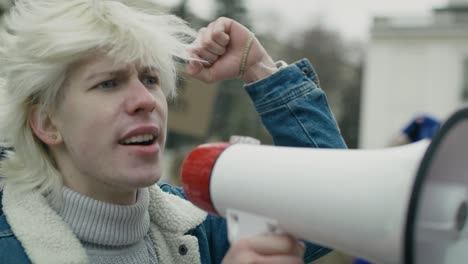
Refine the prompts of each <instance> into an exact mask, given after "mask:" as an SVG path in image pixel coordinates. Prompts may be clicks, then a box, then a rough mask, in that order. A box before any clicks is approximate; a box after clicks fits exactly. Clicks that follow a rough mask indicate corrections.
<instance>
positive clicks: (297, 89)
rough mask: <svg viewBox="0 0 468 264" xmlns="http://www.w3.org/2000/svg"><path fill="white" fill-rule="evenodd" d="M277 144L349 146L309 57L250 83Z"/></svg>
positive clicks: (327, 146) (255, 99)
mask: <svg viewBox="0 0 468 264" xmlns="http://www.w3.org/2000/svg"><path fill="white" fill-rule="evenodd" d="M245 89H246V91H247V93H248V94H249V96H250V98H251V99H252V101H253V103H254V105H255V108H256V110H257V112H258V113H259V115H260V117H261V119H262V122H263V124H264V125H265V127H266V128H267V129H268V131H269V132H270V134H271V136H272V137H273V141H274V144H275V145H278V146H292V147H313V148H346V144H345V142H344V140H343V137H342V136H341V133H340V130H339V128H338V125H337V123H336V121H335V118H334V116H333V114H332V112H331V111H330V108H329V106H328V101H327V98H326V95H325V93H324V92H323V90H322V89H320V87H319V80H318V77H317V74H316V73H315V70H314V69H313V67H312V65H311V64H310V62H309V61H308V60H307V59H303V60H300V61H298V62H296V63H295V64H292V65H289V66H288V67H286V68H284V69H282V70H281V71H278V72H277V73H275V74H273V75H272V76H270V77H268V78H266V79H263V80H260V81H258V82H255V83H252V84H249V85H246V87H245Z"/></svg>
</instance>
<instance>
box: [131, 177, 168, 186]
mask: <svg viewBox="0 0 468 264" xmlns="http://www.w3.org/2000/svg"><path fill="white" fill-rule="evenodd" d="M159 179H161V173H157V174H155V173H152V174H146V175H138V176H136V177H135V178H133V179H131V181H132V185H134V186H135V187H137V188H144V187H149V186H152V185H155V184H156V183H157V182H158V181H159Z"/></svg>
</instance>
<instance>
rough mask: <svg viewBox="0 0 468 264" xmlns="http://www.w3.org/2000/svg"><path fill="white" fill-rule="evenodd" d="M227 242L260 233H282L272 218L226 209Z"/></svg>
mask: <svg viewBox="0 0 468 264" xmlns="http://www.w3.org/2000/svg"><path fill="white" fill-rule="evenodd" d="M226 221H227V228H228V239H229V242H231V243H233V242H235V241H237V240H239V239H241V238H245V237H251V236H254V235H260V234H284V232H283V230H281V228H280V227H279V225H278V222H277V221H276V220H274V219H270V218H268V217H264V216H261V215H257V214H252V213H248V212H243V211H240V210H236V209H227V210H226Z"/></svg>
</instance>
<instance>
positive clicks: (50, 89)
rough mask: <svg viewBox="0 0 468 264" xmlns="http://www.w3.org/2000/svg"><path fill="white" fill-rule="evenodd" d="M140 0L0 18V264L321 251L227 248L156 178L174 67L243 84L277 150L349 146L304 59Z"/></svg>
mask: <svg viewBox="0 0 468 264" xmlns="http://www.w3.org/2000/svg"><path fill="white" fill-rule="evenodd" d="M143 5H144V6H145V8H144V9H141V8H139V7H141V6H143ZM150 7H151V3H150V2H146V1H143V0H141V1H123V0H122V1H110V0H108V1H106V0H102V1H99V0H70V1H63V0H41V1H36V0H21V1H18V2H17V3H16V6H14V7H13V8H12V9H11V10H10V11H9V13H8V14H7V15H6V17H5V24H4V25H5V27H4V28H2V29H0V40H1V42H0V77H1V78H3V79H4V83H3V84H2V85H1V87H0V92H1V94H2V96H0V100H2V102H1V103H0V135H2V137H3V138H5V140H6V143H7V144H8V146H11V147H13V148H14V151H7V157H6V159H4V160H2V162H1V163H0V175H1V178H0V183H1V187H2V190H1V192H0V201H1V204H0V233H1V234H2V236H0V263H30V262H33V263H251V262H255V263H301V262H302V261H306V262H310V261H313V260H315V259H317V258H320V257H321V256H323V255H325V254H326V253H328V252H329V251H330V250H329V249H326V248H324V247H321V246H319V245H314V244H311V243H303V242H301V241H297V240H296V239H295V238H292V237H290V236H287V235H258V236H253V237H251V238H247V239H242V240H239V241H237V242H235V243H233V244H232V245H230V244H229V242H228V239H227V232H226V222H225V220H224V219H222V218H218V217H216V216H213V215H207V214H206V213H205V212H203V211H201V210H200V209H198V208H196V207H195V206H193V205H192V204H191V203H189V202H188V201H186V200H185V199H184V194H183V192H182V190H181V189H180V188H178V187H173V186H170V185H167V184H161V185H155V183H157V181H158V180H159V179H160V177H161V173H162V166H163V164H162V157H163V155H164V146H165V140H166V135H167V132H166V129H167V118H168V117H167V102H166V99H167V98H168V97H171V96H173V95H174V94H175V90H176V87H175V83H176V82H175V80H176V77H177V71H176V70H177V69H178V66H185V70H186V71H187V73H188V74H190V75H191V76H193V77H194V78H198V79H200V80H203V81H206V82H217V81H221V80H227V79H235V78H239V79H241V80H242V81H244V83H245V89H246V92H247V93H248V95H249V96H250V98H251V99H252V102H253V103H254V105H255V107H256V109H257V111H258V113H259V115H260V117H261V119H262V122H263V123H264V124H265V126H266V127H267V129H268V130H269V132H270V133H271V135H272V137H273V139H274V142H275V144H277V145H285V146H286V145H287V146H303V147H327V148H345V147H346V145H345V143H344V141H343V139H342V137H341V135H340V132H339V129H338V128H337V124H336V122H335V119H334V117H333V115H332V113H331V111H330V109H329V107H328V103H327V100H326V97H325V94H324V93H323V91H322V90H321V89H320V88H319V86H318V83H319V82H318V77H317V75H316V73H315V72H314V70H313V68H312V66H311V65H310V63H309V62H308V61H307V60H306V59H304V60H301V61H298V62H296V63H294V64H292V65H285V63H275V62H274V61H273V60H272V58H271V57H270V56H269V54H268V53H267V52H266V51H265V49H264V48H263V46H262V45H261V44H260V43H259V41H258V40H257V39H256V37H255V36H254V35H253V34H252V33H251V32H250V31H249V30H248V29H247V28H245V27H244V26H242V25H241V24H239V23H237V22H236V21H233V20H231V19H227V18H219V19H217V20H216V21H214V22H212V23H211V24H210V25H209V26H207V27H206V28H203V29H201V30H200V31H199V32H198V34H196V33H195V32H193V31H192V29H191V28H190V27H188V26H187V25H186V24H185V22H184V21H182V20H181V19H179V18H177V17H175V16H171V15H167V14H162V13H160V12H159V10H153V9H152V8H150ZM193 39H195V41H194V42H192V40H193ZM181 62H187V63H186V64H185V65H179V63H181ZM239 111H242V109H239ZM242 184H248V183H239V186H238V187H240V186H241V185H242ZM233 187H234V188H235V187H236V186H233ZM259 189H261V186H259ZM314 202H320V201H314ZM325 202H326V201H325ZM305 209H306V208H305Z"/></svg>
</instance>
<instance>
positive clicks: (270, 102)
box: [0, 59, 346, 264]
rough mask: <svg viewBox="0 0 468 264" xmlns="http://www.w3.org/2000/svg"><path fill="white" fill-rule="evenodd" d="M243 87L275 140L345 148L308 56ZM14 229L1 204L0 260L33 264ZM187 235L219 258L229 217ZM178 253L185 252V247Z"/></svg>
mask: <svg viewBox="0 0 468 264" xmlns="http://www.w3.org/2000/svg"><path fill="white" fill-rule="evenodd" d="M245 89H246V91H247V93H248V94H249V96H250V97H251V99H252V101H253V103H254V105H255V107H256V110H257V112H258V113H259V115H260V117H261V119H262V122H263V124H264V125H265V127H266V128H267V129H268V131H269V132H270V134H271V135H272V137H273V140H274V143H275V145H280V146H297V147H313V148H346V145H345V143H344V141H343V138H342V137H341V135H340V131H339V129H338V127H337V124H336V121H335V119H334V117H333V114H332V113H331V111H330V109H329V107H328V103H327V99H326V96H325V94H324V92H323V91H322V90H321V89H320V88H319V79H318V77H317V75H316V73H315V71H314V70H313V68H312V66H311V65H310V63H309V61H308V60H306V59H304V60H301V61H298V62H296V63H295V64H293V65H290V66H288V67H286V68H284V69H282V70H280V71H278V72H277V73H275V74H273V75H272V76H270V77H268V78H266V79H263V80H260V81H258V82H255V83H252V84H249V85H246V86H245ZM160 189H161V190H162V191H163V192H165V193H170V194H174V195H177V196H179V197H182V198H185V197H184V194H183V192H182V190H181V189H180V188H178V187H173V186H170V185H167V184H163V185H161V186H160ZM2 194H3V192H0V201H1V202H3V200H4V199H3V197H2ZM35 228H37V229H40V228H41V227H40V226H36V227H35ZM11 229H12V228H11V227H10V225H9V223H8V222H7V218H6V216H5V215H4V212H3V210H2V206H1V204H0V263H5V264H7V263H31V262H30V260H29V258H28V255H27V254H26V253H25V249H23V246H24V245H22V244H21V243H20V242H19V240H18V239H17V238H16V236H15V234H14V233H13V232H12V230H11ZM185 235H187V236H194V237H196V238H197V241H198V251H199V255H200V256H199V257H200V258H199V259H200V262H201V263H204V264H211V263H221V261H222V259H223V257H224V255H225V254H226V252H227V250H228V248H229V243H228V240H227V230H226V222H225V220H224V219H222V218H218V217H216V216H213V215H207V216H206V218H205V219H204V220H203V221H202V223H201V224H198V225H197V226H194V227H193V228H192V229H190V230H189V231H188V232H187V233H186V234H185ZM306 245H307V250H306V254H305V256H304V260H305V262H310V261H313V260H315V259H317V258H319V257H321V256H323V255H325V254H326V253H328V252H329V251H330V250H329V249H326V248H324V247H321V246H318V245H313V244H310V243H306ZM26 252H28V250H27V249H26ZM179 252H180V254H183V253H184V252H183V250H182V251H180V250H179ZM28 254H29V252H28ZM50 257H51V259H53V256H50ZM52 262H53V261H52ZM52 262H51V263H52Z"/></svg>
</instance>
